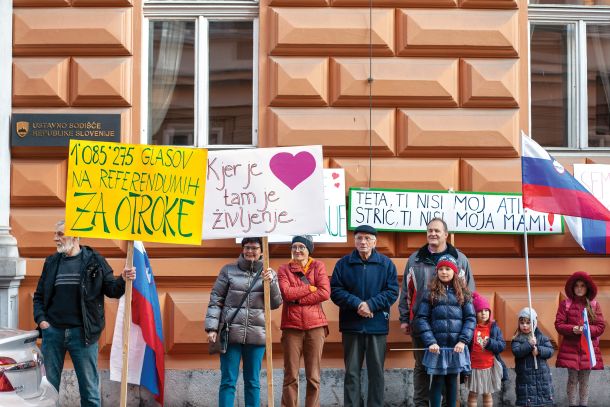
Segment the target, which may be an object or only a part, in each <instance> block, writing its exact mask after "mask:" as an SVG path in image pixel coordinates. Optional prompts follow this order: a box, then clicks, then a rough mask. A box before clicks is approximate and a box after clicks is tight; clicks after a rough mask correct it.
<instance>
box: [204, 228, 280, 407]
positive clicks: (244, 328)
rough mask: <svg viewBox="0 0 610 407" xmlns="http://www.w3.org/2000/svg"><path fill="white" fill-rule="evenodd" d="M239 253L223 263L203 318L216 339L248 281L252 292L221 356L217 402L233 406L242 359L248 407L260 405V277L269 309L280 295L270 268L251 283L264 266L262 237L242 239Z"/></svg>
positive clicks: (262, 332) (210, 338)
mask: <svg viewBox="0 0 610 407" xmlns="http://www.w3.org/2000/svg"><path fill="white" fill-rule="evenodd" d="M241 245H242V253H241V255H240V256H239V258H238V259H237V262H235V263H231V264H227V265H225V266H224V267H223V268H222V269H221V270H220V274H219V275H218V278H217V279H216V283H214V287H213V288H212V292H211V293H210V303H209V305H208V311H207V314H206V317H205V330H206V332H207V333H208V341H211V342H215V341H216V339H217V333H218V329H219V327H220V326H221V325H222V324H223V323H224V321H225V319H227V318H230V317H231V316H233V314H234V313H235V311H236V310H237V306H239V304H240V302H241V300H242V298H243V297H244V294H245V293H246V291H247V290H248V288H249V287H250V285H251V284H254V285H253V287H252V291H251V292H250V294H249V295H248V298H247V299H246V300H245V301H244V303H243V305H242V306H241V308H240V309H239V311H237V314H236V315H235V318H234V319H233V322H232V323H231V327H230V329H229V346H228V347H227V352H226V353H224V354H221V355H220V371H221V379H220V391H219V400H218V405H219V406H220V407H233V404H234V400H235V384H236V382H237V377H238V374H239V364H240V361H241V360H242V359H243V376H244V395H245V405H246V406H247V407H250V406H251V407H255V406H256V407H258V406H259V405H260V382H259V378H260V369H261V364H262V361H263V355H264V353H265V304H264V299H263V279H265V280H269V281H270V287H271V291H270V297H271V309H276V308H279V306H280V305H281V304H282V294H281V293H280V288H279V285H278V282H277V276H276V274H275V272H274V271H273V270H272V269H268V270H265V271H263V272H262V273H261V274H262V278H260V277H259V278H257V279H256V281H254V282H253V280H254V278H255V277H256V276H257V273H258V272H259V271H261V269H262V268H263V262H262V260H261V255H262V240H261V238H259V237H250V238H244V239H243V240H242V242H241Z"/></svg>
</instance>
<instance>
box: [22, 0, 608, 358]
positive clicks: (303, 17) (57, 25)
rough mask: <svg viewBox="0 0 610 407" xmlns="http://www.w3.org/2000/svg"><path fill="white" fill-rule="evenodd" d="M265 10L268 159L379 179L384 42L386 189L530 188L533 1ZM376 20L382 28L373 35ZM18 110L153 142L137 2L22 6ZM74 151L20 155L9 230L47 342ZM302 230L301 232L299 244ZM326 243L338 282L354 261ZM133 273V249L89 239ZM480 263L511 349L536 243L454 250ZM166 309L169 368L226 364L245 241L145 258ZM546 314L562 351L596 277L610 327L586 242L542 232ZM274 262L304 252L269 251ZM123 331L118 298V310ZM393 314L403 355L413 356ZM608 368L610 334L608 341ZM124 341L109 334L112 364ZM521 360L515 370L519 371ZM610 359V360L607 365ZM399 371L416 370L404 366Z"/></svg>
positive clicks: (399, 241)
mask: <svg viewBox="0 0 610 407" xmlns="http://www.w3.org/2000/svg"><path fill="white" fill-rule="evenodd" d="M368 6H369V1H368V0H334V1H333V0H264V1H263V2H262V3H261V6H260V30H261V32H260V44H259V52H260V54H259V90H260V94H259V122H260V134H259V139H260V145H261V146H262V147H269V146H291V145H303V144H322V145H323V146H324V154H325V164H326V165H327V166H328V167H333V168H344V169H345V171H346V181H347V186H348V187H365V186H367V185H368V180H369V83H368V81H367V79H368V77H369V58H368V56H369V52H370V47H369V33H370V38H371V40H372V54H373V59H372V62H371V64H372V77H373V79H374V80H373V82H372V85H370V86H372V106H373V107H372V113H371V116H372V121H371V123H370V128H371V133H372V154H373V159H372V166H373V167H372V168H373V170H372V180H371V184H372V186H373V187H378V188H404V189H438V190H443V189H449V188H454V189H456V190H464V191H488V192H518V191H520V161H519V138H518V137H519V132H520V130H521V129H524V130H526V131H527V123H528V100H527V87H528V84H527V81H528V78H527V43H528V41H527V9H526V7H527V4H526V1H525V0H519V1H514V0H459V1H458V0H379V1H378V0H374V1H373V8H372V14H371V15H369V8H368ZM370 20H371V21H372V26H371V30H370V31H369V21H370ZM14 22H15V24H14V37H13V53H14V59H13V63H14V71H13V72H14V79H13V111H14V112H15V113H23V112H47V113H61V112H73V113H77V112H83V113H84V112H87V113H89V112H95V113H120V114H121V116H122V140H123V141H125V142H138V140H139V137H138V134H139V128H140V124H139V117H140V109H141V105H142V106H145V105H146V101H140V100H139V95H140V82H139V78H140V72H141V69H140V66H141V63H142V61H141V60H140V56H139V55H140V54H139V47H140V44H139V41H140V40H139V39H140V37H141V33H140V30H141V29H140V24H141V2H140V1H139V0H133V1H132V0H14ZM66 159H67V149H40V148H38V149H35V148H32V149H23V150H19V151H13V152H12V170H11V174H10V176H11V177H12V178H11V182H12V190H11V227H12V229H13V230H12V233H13V234H14V236H15V237H16V238H17V239H18V242H19V250H20V253H21V255H22V256H23V257H25V258H26V261H27V277H26V279H25V280H24V282H23V284H22V288H21V290H20V304H19V306H20V309H21V312H20V325H21V327H23V328H33V327H34V322H33V318H32V305H31V304H32V292H33V290H34V288H35V284H36V282H37V280H38V277H39V275H40V271H41V268H42V264H43V260H44V257H45V256H46V255H49V254H50V253H52V252H53V251H54V246H53V243H52V230H53V225H54V223H55V222H56V221H57V220H58V219H59V218H61V217H62V216H63V211H64V204H65V191H66V180H65V175H66V167H67V161H66ZM561 161H562V163H563V164H564V165H566V167H567V168H568V169H571V166H572V164H574V163H576V162H597V163H610V159H608V158H605V157H590V158H587V157H576V158H575V157H570V158H566V159H561ZM298 232H299V231H295V233H298ZM352 242H353V238H352V236H351V234H350V235H349V236H348V243H346V244H319V245H317V247H316V252H315V255H316V257H318V258H320V259H321V260H323V261H324V262H325V264H326V266H327V269H328V272H329V274H330V273H331V272H332V268H333V266H334V263H335V261H336V260H337V259H338V258H339V257H340V256H342V255H343V254H345V253H347V252H348V251H349V250H351V245H352ZM424 242H425V236H424V235H423V234H414V233H381V234H380V236H379V241H378V248H379V249H380V250H381V251H382V252H383V253H385V254H387V255H389V256H391V257H393V258H394V260H395V262H396V264H397V266H398V268H399V270H400V274H401V275H402V270H403V269H404V266H405V263H406V258H407V257H408V256H409V254H410V253H412V252H413V251H414V250H416V249H417V248H418V247H420V246H421V245H423V244H424ZM87 243H88V244H91V245H93V246H95V247H97V248H99V249H100V250H101V251H102V253H103V254H105V255H106V256H108V258H109V260H110V263H111V265H112V266H113V267H114V268H115V269H116V270H118V269H120V268H121V267H122V266H123V263H124V256H125V249H126V245H125V243H124V242H122V241H110V240H96V239H88V241H87ZM455 244H456V246H458V247H459V248H461V249H462V250H463V251H464V252H465V253H466V254H467V255H468V256H469V257H470V258H471V262H472V266H473V269H474V273H475V276H476V281H477V285H478V287H479V290H480V291H481V292H482V293H483V294H485V295H488V296H489V297H490V299H491V302H492V304H493V307H494V310H493V311H494V314H495V317H496V318H497V319H498V321H499V323H500V326H501V328H502V330H503V331H504V333H505V336H506V338H507V339H508V338H510V337H511V336H512V333H513V331H514V329H515V327H516V320H515V319H516V318H515V316H516V313H517V311H518V310H519V309H520V308H521V307H522V306H524V305H525V304H526V303H527V293H526V288H525V265H524V261H523V255H524V246H523V241H522V239H521V238H520V237H517V236H509V235H473V234H459V235H456V236H455ZM146 247H147V250H148V252H149V255H150V256H151V258H152V266H153V270H154V273H155V276H156V278H157V285H158V287H159V295H160V301H161V308H162V313H163V320H164V321H163V322H164V334H165V344H166V351H167V357H166V360H167V362H166V363H167V367H168V369H206V368H216V367H217V366H218V359H217V358H216V357H210V356H208V355H207V350H206V344H205V334H204V332H203V317H204V314H205V310H206V306H207V302H208V298H209V290H210V287H211V286H212V284H213V282H214V279H215V276H216V274H217V272H218V270H219V269H220V267H221V266H222V265H223V264H225V263H227V262H229V261H232V260H233V259H234V258H235V257H236V256H237V255H238V253H239V248H238V246H237V245H236V244H235V243H234V241H233V240H230V239H228V240H218V241H206V242H202V245H201V246H170V245H162V244H147V245H146ZM529 253H530V256H531V272H532V288H533V292H534V301H533V303H534V307H536V308H537V309H538V310H539V314H540V325H541V327H542V329H543V330H544V331H545V332H547V333H548V334H549V335H550V336H551V338H552V339H553V341H554V342H555V343H557V341H558V340H559V338H558V336H557V334H556V332H555V330H554V328H553V321H554V316H555V310H556V308H557V305H558V303H559V301H560V299H561V298H562V297H561V295H562V294H561V290H562V287H563V283H564V281H565V279H566V277H567V276H568V275H569V274H571V273H572V272H573V271H575V270H585V271H587V272H589V273H591V274H593V275H594V278H595V279H596V281H597V282H598V284H600V286H601V290H600V295H599V298H598V299H599V302H600V304H601V305H602V307H603V310H604V312H605V314H606V315H608V316H610V290H609V287H610V264H609V262H608V261H607V259H606V258H604V257H595V256H590V255H585V254H584V253H583V252H582V250H581V249H580V248H579V247H578V246H577V245H576V243H575V242H574V241H573V239H572V237H571V236H570V235H569V234H568V233H566V234H565V235H560V236H530V239H529ZM271 255H272V265H273V266H274V267H277V266H279V265H280V264H281V263H282V262H285V261H286V260H287V258H288V256H289V249H288V245H286V244H284V245H272V246H271ZM106 305H107V306H106V312H107V314H106V315H107V325H108V326H110V327H113V326H114V319H115V314H116V306H117V302H116V301H114V300H108V301H107V304H106ZM324 309H325V311H326V313H327V315H328V318H329V320H330V330H331V334H330V336H329V338H328V343H327V346H326V348H325V353H324V366H325V367H341V366H342V356H341V344H340V343H341V341H340V334H339V332H338V321H337V319H338V311H337V308H336V307H335V306H334V305H333V304H332V303H330V302H328V303H326V304H324ZM397 315H398V314H397V310H396V307H395V308H394V309H393V313H392V320H391V333H390V336H389V342H390V347H391V348H399V347H400V348H402V347H407V346H408V345H409V344H408V342H407V341H408V338H406V337H404V336H403V335H402V334H401V333H400V331H399V324H398V319H397ZM279 321H280V313H279V311H276V312H275V313H274V314H273V323H272V324H273V332H272V334H273V341H274V344H275V346H274V352H275V353H274V356H275V361H276V362H275V366H276V368H278V367H281V347H280V346H279V339H280V331H279ZM602 339H603V341H602V345H603V348H604V351H603V352H604V355H605V357H606V358H607V359H608V357H609V356H610V352H609V350H610V332H608V333H606V334H604V336H603V337H602ZM111 340H112V329H107V330H106V331H105V334H104V335H103V336H102V338H101V341H100V345H101V349H102V355H101V360H102V362H101V366H102V367H104V366H107V362H106V361H107V358H108V352H109V349H110V346H109V344H110V342H111ZM507 360H508V362H509V364H510V363H511V362H512V358H511V357H507ZM608 360H610V359H608ZM387 366H388V367H389V368H403V367H410V366H412V358H411V357H410V356H409V355H408V352H391V353H390V354H389V356H388V363H387Z"/></svg>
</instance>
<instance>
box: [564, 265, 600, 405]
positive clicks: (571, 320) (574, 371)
mask: <svg viewBox="0 0 610 407" xmlns="http://www.w3.org/2000/svg"><path fill="white" fill-rule="evenodd" d="M565 291H566V296H567V297H568V298H567V299H566V300H564V301H562V302H561V303H560V304H559V308H558V309H557V316H556V317H555V329H556V330H557V332H558V333H559V334H561V335H562V336H563V341H562V342H561V346H560V347H559V354H558V355H557V364H556V366H557V367H565V368H567V369H568V385H567V392H568V404H569V405H570V406H586V405H587V402H588V401H589V400H588V399H589V374H590V373H591V370H601V369H603V368H604V362H603V361H602V355H601V352H600V350H599V337H600V336H601V335H602V334H603V333H604V329H605V327H606V322H605V321H604V317H603V315H602V310H601V307H600V306H599V304H598V303H597V301H595V296H596V295H597V286H596V285H595V283H594V282H593V279H592V278H591V277H590V276H589V275H588V274H587V273H585V272H584V271H577V272H575V273H574V274H572V275H571V276H570V278H568V281H566V286H565ZM584 310H586V312H587V319H588V320H589V331H590V332H591V339H592V342H593V349H594V351H593V352H594V354H595V359H596V363H595V366H591V359H590V356H589V355H588V352H585V349H583V347H584V346H586V345H585V343H583V342H586V341H582V339H583V338H582V335H583V325H584V315H583V312H584ZM577 389H578V390H577ZM577 400H578V402H577Z"/></svg>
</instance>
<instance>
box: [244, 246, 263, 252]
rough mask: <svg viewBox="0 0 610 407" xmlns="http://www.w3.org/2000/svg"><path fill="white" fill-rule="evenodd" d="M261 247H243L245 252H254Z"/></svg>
mask: <svg viewBox="0 0 610 407" xmlns="http://www.w3.org/2000/svg"><path fill="white" fill-rule="evenodd" d="M260 249H261V247H260V246H244V251H245V252H255V251H257V250H260Z"/></svg>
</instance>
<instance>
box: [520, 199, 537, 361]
mask: <svg viewBox="0 0 610 407" xmlns="http://www.w3.org/2000/svg"><path fill="white" fill-rule="evenodd" d="M521 204H522V206H523V197H521ZM523 218H524V222H523V245H524V248H525V276H526V280H527V304H528V305H527V306H528V307H529V311H530V324H531V326H532V331H531V332H530V333H531V336H532V337H534V330H535V329H536V327H535V326H534V323H533V322H534V320H533V318H532V287H531V284H530V259H529V250H528V247H527V209H525V207H523ZM534 368H535V369H538V360H537V359H536V356H534Z"/></svg>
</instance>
